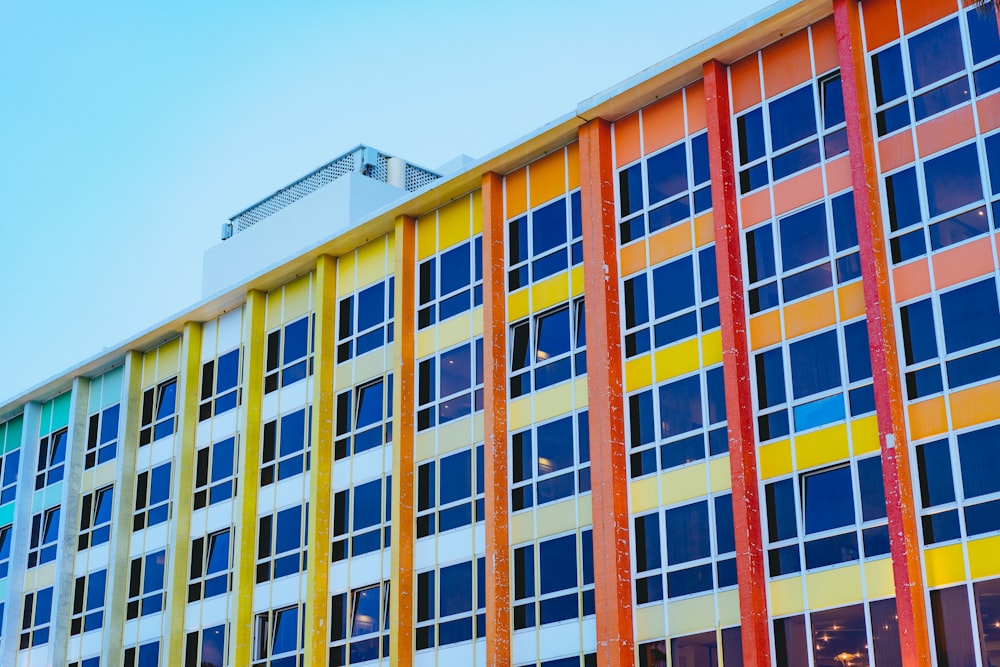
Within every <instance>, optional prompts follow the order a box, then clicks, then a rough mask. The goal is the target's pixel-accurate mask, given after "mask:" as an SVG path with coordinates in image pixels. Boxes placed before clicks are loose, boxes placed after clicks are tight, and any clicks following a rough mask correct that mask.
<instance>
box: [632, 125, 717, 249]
mask: <svg viewBox="0 0 1000 667" xmlns="http://www.w3.org/2000/svg"><path fill="white" fill-rule="evenodd" d="M710 181H711V171H710V170H709V164H708V133H707V132H702V133H700V134H696V135H694V136H692V137H688V138H686V139H685V140H683V141H681V142H678V143H676V144H674V145H673V146H669V147H667V148H665V149H664V150H662V151H660V152H658V153H655V154H653V155H649V156H646V157H645V158H643V159H642V160H641V161H639V162H636V163H635V164H633V165H631V166H628V167H626V168H625V169H622V170H621V171H619V172H618V217H619V220H620V222H619V224H618V234H619V241H620V243H621V245H625V244H626V243H629V242H631V241H634V240H636V239H638V238H641V237H642V236H644V235H646V234H652V233H654V232H657V231H659V230H661V229H665V228H667V227H669V226H671V225H674V224H676V223H678V222H681V221H683V220H687V219H688V218H690V217H691V216H692V215H698V214H699V213H702V212H704V211H707V210H708V209H710V208H712V184H711V182H710Z"/></svg>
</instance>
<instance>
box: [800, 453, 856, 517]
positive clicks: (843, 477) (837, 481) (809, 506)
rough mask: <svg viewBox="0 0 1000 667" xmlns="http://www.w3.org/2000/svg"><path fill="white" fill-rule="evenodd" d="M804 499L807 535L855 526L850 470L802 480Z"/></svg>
mask: <svg viewBox="0 0 1000 667" xmlns="http://www.w3.org/2000/svg"><path fill="white" fill-rule="evenodd" d="M802 495H803V499H802V502H803V514H804V522H805V529H806V533H807V534H809V533H819V532H822V531H824V530H831V529H833V528H840V527H842V526H850V525H853V524H854V492H853V486H852V484H851V469H850V468H849V467H846V466H845V467H842V468H835V469H833V470H826V471H823V472H818V473H812V474H809V475H805V476H803V478H802Z"/></svg>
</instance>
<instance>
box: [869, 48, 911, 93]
mask: <svg viewBox="0 0 1000 667" xmlns="http://www.w3.org/2000/svg"><path fill="white" fill-rule="evenodd" d="M872 75H873V77H874V79H875V101H876V102H877V103H878V105H879V106H881V105H883V104H885V103H886V102H889V101H891V100H894V99H896V98H897V97H902V96H903V95H905V94H906V79H905V78H904V75H903V56H902V51H901V50H900V47H899V44H894V45H893V46H890V47H889V48H888V49H885V50H884V51H880V52H879V53H876V54H875V55H873V56H872Z"/></svg>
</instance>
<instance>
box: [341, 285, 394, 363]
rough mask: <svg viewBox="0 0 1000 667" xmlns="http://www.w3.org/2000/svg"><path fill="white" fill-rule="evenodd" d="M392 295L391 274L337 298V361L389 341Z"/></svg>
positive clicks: (392, 305)
mask: <svg viewBox="0 0 1000 667" xmlns="http://www.w3.org/2000/svg"><path fill="white" fill-rule="evenodd" d="M395 295H396V288H395V279H394V278H392V277H391V276H390V277H389V278H388V279H386V280H381V281H379V282H377V283H375V284H374V285H372V286H370V287H366V288H365V289H363V290H360V291H359V292H357V293H356V294H352V295H350V296H347V297H344V298H343V299H341V300H340V307H339V310H338V313H339V314H338V317H337V363H338V364H339V363H341V362H344V361H349V360H351V359H353V358H354V357H355V356H358V357H360V356H361V355H362V354H367V353H368V352H371V351H372V350H377V349H378V348H380V347H382V346H383V345H386V344H388V343H391V342H392V340H393V317H394V315H395V305H394V304H395Z"/></svg>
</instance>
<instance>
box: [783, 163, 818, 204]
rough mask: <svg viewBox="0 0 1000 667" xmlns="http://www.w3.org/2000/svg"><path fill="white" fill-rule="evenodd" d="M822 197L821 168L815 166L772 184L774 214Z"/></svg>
mask: <svg viewBox="0 0 1000 667" xmlns="http://www.w3.org/2000/svg"><path fill="white" fill-rule="evenodd" d="M822 198H823V170H822V169H821V168H820V167H816V168H814V169H812V170H810V171H807V172H805V173H803V174H799V175H798V176H793V177H792V178H790V179H788V180H787V181H782V182H781V183H777V184H775V186H774V214H775V215H781V214H782V213H787V212H788V211H791V210H794V209H797V208H799V207H800V206H804V205H805V204H808V203H809V202H813V201H816V200H818V199H822Z"/></svg>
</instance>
